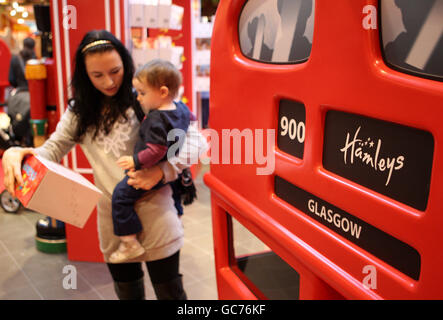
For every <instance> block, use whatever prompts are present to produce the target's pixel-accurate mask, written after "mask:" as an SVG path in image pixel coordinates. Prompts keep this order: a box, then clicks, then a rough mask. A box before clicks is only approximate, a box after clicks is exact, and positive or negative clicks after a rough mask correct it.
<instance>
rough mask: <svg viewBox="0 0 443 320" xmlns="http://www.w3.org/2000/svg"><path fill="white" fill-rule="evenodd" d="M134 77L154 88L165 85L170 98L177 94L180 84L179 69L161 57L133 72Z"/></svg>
mask: <svg viewBox="0 0 443 320" xmlns="http://www.w3.org/2000/svg"><path fill="white" fill-rule="evenodd" d="M134 77H135V78H136V79H137V80H138V81H140V82H142V83H147V84H148V85H150V86H151V87H153V88H156V89H160V88H161V87H162V86H166V87H167V88H168V89H169V97H171V98H172V99H174V98H175V97H176V96H177V94H178V90H179V88H180V85H181V84H182V75H181V73H180V71H178V70H177V68H176V67H175V66H174V65H173V64H172V63H171V62H169V61H166V60H161V59H154V60H151V61H149V62H148V63H146V64H145V65H144V66H142V67H140V69H138V70H137V71H136V72H135V75H134Z"/></svg>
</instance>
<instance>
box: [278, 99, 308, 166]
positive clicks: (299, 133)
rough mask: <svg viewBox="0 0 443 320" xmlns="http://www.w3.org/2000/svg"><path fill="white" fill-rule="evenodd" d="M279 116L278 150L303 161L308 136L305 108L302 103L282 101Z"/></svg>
mask: <svg viewBox="0 0 443 320" xmlns="http://www.w3.org/2000/svg"><path fill="white" fill-rule="evenodd" d="M278 116H279V123H278V133H279V134H278V137H277V146H278V148H279V149H280V150H282V151H284V152H286V153H288V154H290V155H292V156H295V157H297V158H300V159H303V152H304V146H305V136H306V126H305V122H306V111H305V106H304V105H303V104H302V103H300V102H296V101H291V100H281V101H280V105H279V115H278Z"/></svg>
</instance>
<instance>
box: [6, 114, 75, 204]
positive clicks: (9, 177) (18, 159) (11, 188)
mask: <svg viewBox="0 0 443 320" xmlns="http://www.w3.org/2000/svg"><path fill="white" fill-rule="evenodd" d="M73 116H74V115H73V113H72V112H70V111H69V110H68V111H66V112H65V114H64V115H63V116H62V118H61V119H60V122H59V123H58V125H57V129H56V131H55V132H54V133H53V134H52V135H51V137H50V138H49V139H48V140H46V142H45V143H44V144H43V145H42V146H41V147H39V148H35V149H34V148H20V147H14V148H9V149H8V150H6V151H5V153H4V154H3V158H2V165H3V171H4V184H5V187H6V189H7V190H8V192H9V193H10V194H11V195H12V196H15V185H16V184H18V185H23V179H22V174H21V166H22V161H23V158H24V157H25V156H26V155H28V154H34V155H35V154H38V155H40V156H42V157H43V158H46V159H48V160H52V161H54V162H59V161H60V160H61V158H63V156H65V155H66V154H67V153H68V152H69V150H71V149H72V147H73V146H74V145H75V142H74V140H73V136H74V135H73V134H74V132H75V128H76V122H75V121H74V118H73Z"/></svg>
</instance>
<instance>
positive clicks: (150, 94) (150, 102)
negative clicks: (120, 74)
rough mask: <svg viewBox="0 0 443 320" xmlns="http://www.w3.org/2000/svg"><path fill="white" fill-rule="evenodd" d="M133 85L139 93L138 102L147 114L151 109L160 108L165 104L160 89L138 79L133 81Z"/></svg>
mask: <svg viewBox="0 0 443 320" xmlns="http://www.w3.org/2000/svg"><path fill="white" fill-rule="evenodd" d="M132 85H133V86H134V88H135V90H136V91H137V100H138V102H140V105H141V107H142V109H143V111H144V112H145V113H148V112H149V110H151V109H157V108H159V107H160V106H161V105H162V103H163V100H164V98H163V96H162V93H161V90H160V89H157V88H154V87H152V86H150V85H149V84H148V83H146V82H144V81H140V80H138V79H136V78H134V79H133V80H132Z"/></svg>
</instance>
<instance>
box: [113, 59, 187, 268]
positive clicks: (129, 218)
mask: <svg viewBox="0 0 443 320" xmlns="http://www.w3.org/2000/svg"><path fill="white" fill-rule="evenodd" d="M181 82H182V77H181V74H180V71H178V70H177V69H176V68H175V67H174V65H173V64H172V63H170V62H168V61H164V60H159V59H156V60H152V61H150V62H149V63H147V64H145V65H144V66H143V67H141V69H139V70H137V72H136V73H135V76H134V79H133V86H134V88H135V89H136V91H137V94H138V95H137V100H138V101H139V102H140V105H141V107H142V109H143V111H144V112H145V114H146V115H145V117H144V119H143V121H142V123H141V125H140V132H139V138H138V140H137V143H136V145H135V148H134V154H133V156H123V157H120V158H119V159H118V160H117V164H118V165H119V166H120V167H121V168H123V169H125V170H131V169H135V170H139V169H142V168H149V167H152V166H154V165H156V164H157V163H158V162H160V161H164V160H166V159H167V151H168V148H169V147H170V146H171V145H173V144H174V143H175V141H168V140H167V136H168V132H169V131H170V130H172V129H181V130H182V131H181V132H182V134H183V135H185V134H186V131H187V130H188V126H189V124H190V121H191V119H192V118H193V115H192V114H191V112H190V111H189V109H188V107H187V106H186V105H185V104H183V103H182V102H174V98H175V97H176V96H177V93H178V90H179V88H180V85H181ZM180 138H181V137H180ZM179 141H183V139H180V140H179ZM127 181H128V176H125V178H123V180H122V181H120V182H119V183H118V184H117V186H116V187H115V189H114V192H113V195H112V218H113V222H114V233H115V234H116V235H117V236H119V237H120V239H121V243H120V245H119V247H118V249H117V250H116V251H115V252H113V253H112V254H111V256H110V258H109V261H110V262H111V263H120V262H125V261H127V260H130V259H133V258H135V257H138V256H140V255H142V254H143V253H144V252H145V249H144V248H143V247H142V246H141V244H140V243H139V241H138V240H137V234H138V233H139V232H141V231H142V225H141V222H140V220H139V218H138V216H137V213H136V212H135V210H134V205H135V202H136V201H137V200H138V199H140V198H141V197H142V196H143V195H144V194H145V193H146V192H147V191H146V190H142V189H135V188H133V187H132V186H130V185H128V183H127Z"/></svg>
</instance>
